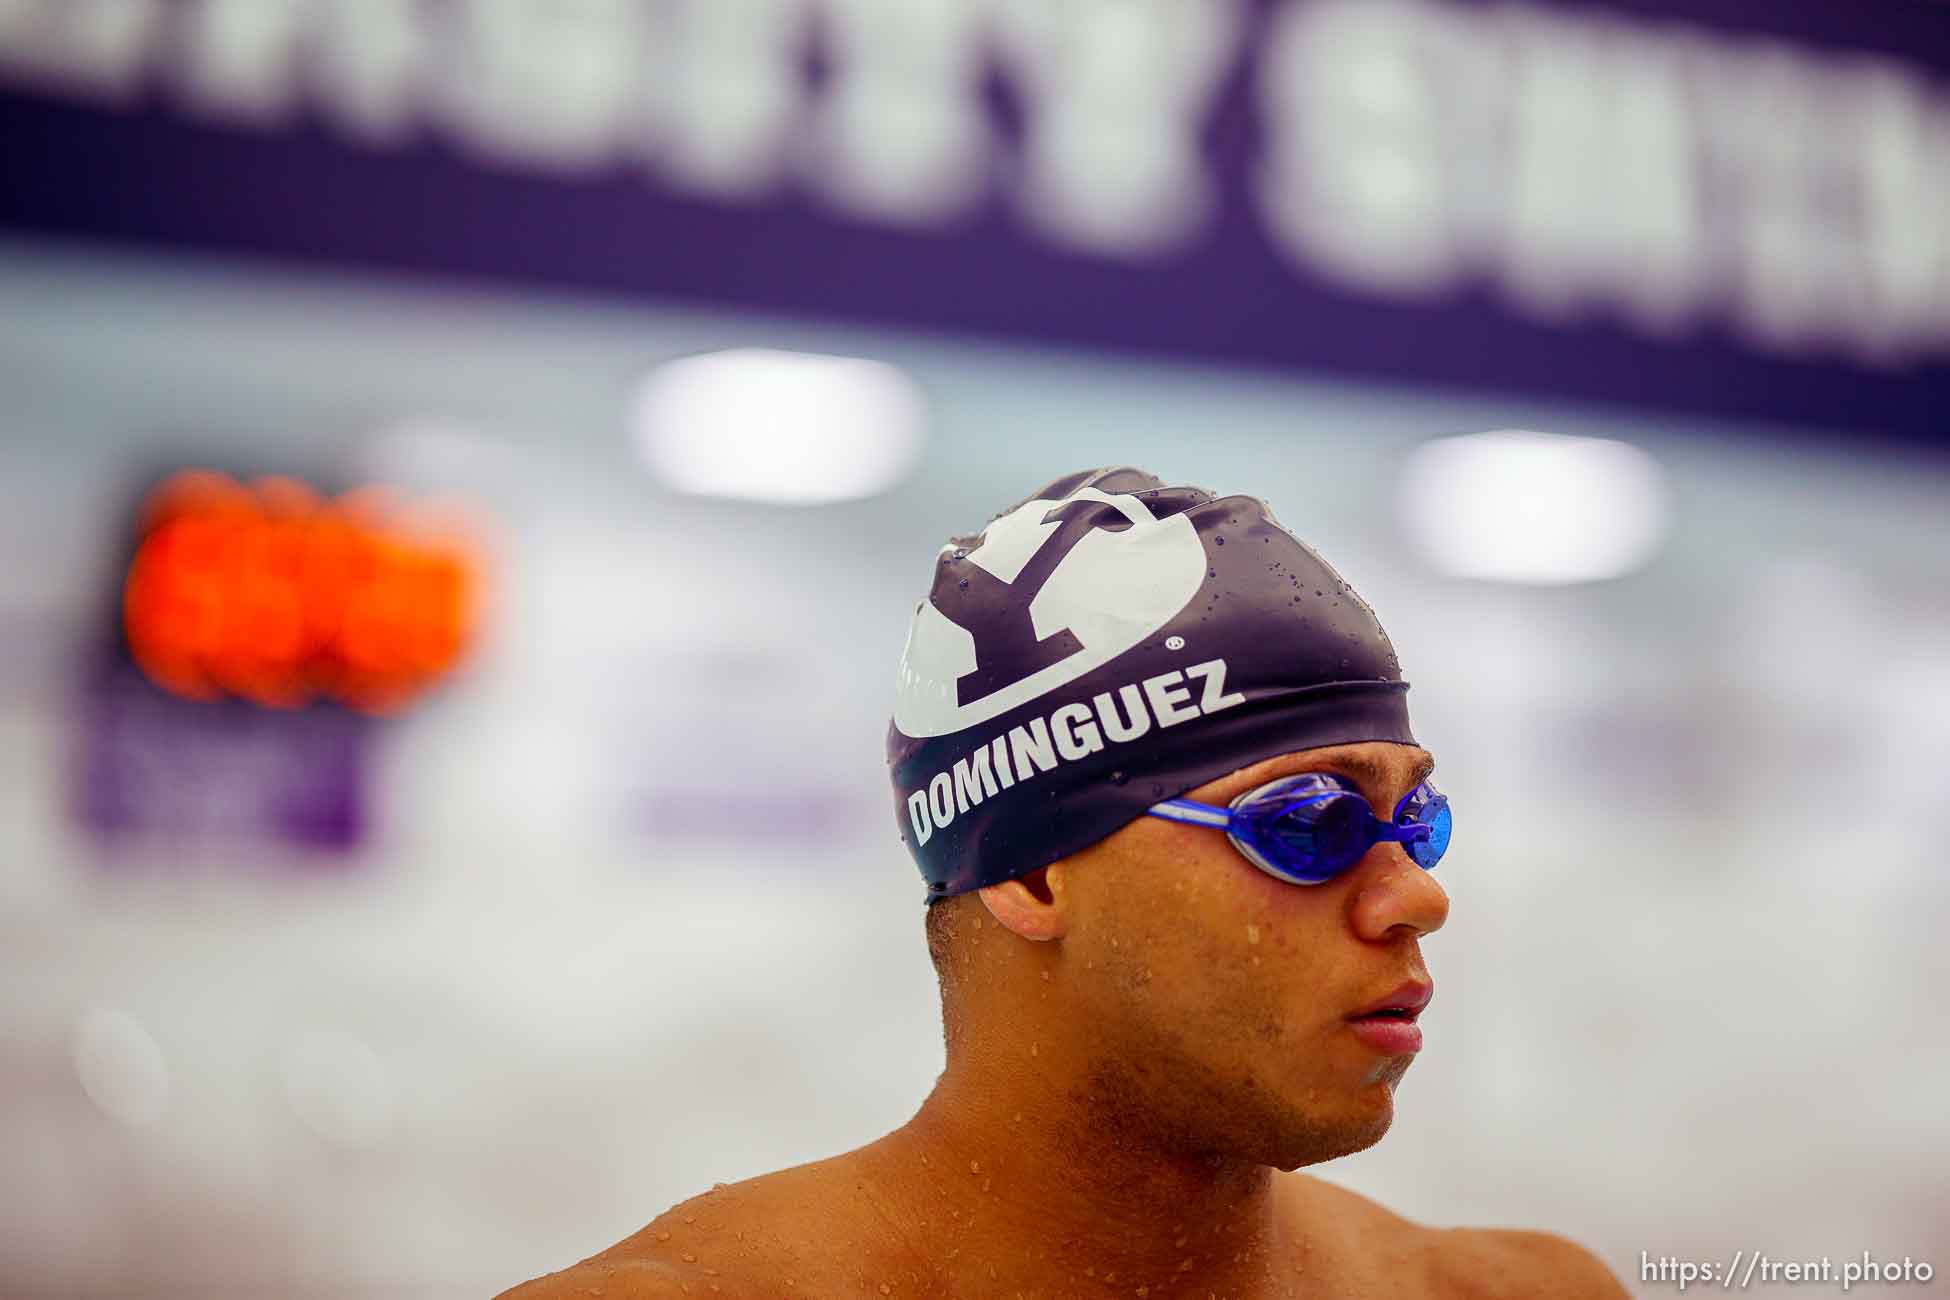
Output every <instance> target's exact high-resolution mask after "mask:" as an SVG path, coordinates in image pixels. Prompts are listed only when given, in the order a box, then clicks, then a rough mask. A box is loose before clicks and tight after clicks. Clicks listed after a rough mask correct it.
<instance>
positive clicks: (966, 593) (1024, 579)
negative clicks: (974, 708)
mask: <svg viewBox="0 0 1950 1300" xmlns="http://www.w3.org/2000/svg"><path fill="white" fill-rule="evenodd" d="M1146 517H1147V518H1149V516H1148V515H1147V516H1146ZM1043 522H1044V523H1046V524H1055V525H1057V528H1056V531H1055V532H1053V533H1051V534H1050V535H1049V536H1048V537H1046V538H1044V539H1043V544H1042V545H1041V546H1039V547H1037V548H1036V552H1035V554H1033V555H1031V556H1030V557H1029V563H1027V564H1025V565H1023V566H1022V569H1021V571H1020V572H1018V573H1017V574H1016V576H1015V579H1014V580H1013V581H1010V582H1004V581H1003V580H1002V579H1000V578H998V577H996V576H995V575H994V574H992V573H990V572H989V571H988V570H987V569H984V568H983V567H982V566H981V565H979V564H976V563H973V562H971V561H970V560H967V559H962V560H958V561H956V562H955V563H953V564H949V565H945V566H943V568H942V570H941V572H940V573H939V574H938V575H936V577H935V581H934V591H933V592H931V593H930V594H929V596H928V599H929V600H930V601H932V602H933V604H934V607H935V608H936V609H938V610H940V611H941V612H942V614H944V615H946V616H947V619H948V621H949V622H951V623H953V624H955V625H956V626H957V627H960V628H963V629H965V630H966V631H967V632H968V634H969V635H970V636H972V637H974V638H975V670H974V671H973V672H967V673H963V674H962V675H961V676H960V677H959V678H957V679H956V680H955V691H956V702H957V703H959V704H962V705H968V704H972V703H974V702H975V701H976V700H979V699H981V698H982V697H983V696H984V695H990V694H993V693H994V692H996V691H999V690H1001V689H1002V688H1003V687H1004V686H1008V685H1010V684H1011V683H1013V682H1019V681H1021V680H1022V679H1023V678H1025V677H1027V676H1029V674H1031V673H1033V672H1036V671H1037V670H1038V669H1042V668H1047V667H1049V666H1050V665H1051V664H1054V663H1059V662H1061V661H1062V660H1064V659H1068V658H1069V657H1070V656H1071V655H1073V654H1076V653H1077V652H1078V651H1079V650H1082V649H1083V642H1081V641H1079V640H1077V636H1076V633H1074V632H1072V631H1071V630H1070V629H1069V628H1067V627H1060V628H1058V629H1056V630H1055V631H1054V632H1051V633H1050V634H1049V635H1048V636H1043V637H1039V636H1037V635H1036V624H1035V620H1034V619H1032V618H1031V617H1030V616H1029V606H1030V604H1031V603H1032V602H1033V601H1035V599H1036V597H1037V596H1038V595H1040V594H1041V593H1042V590H1043V586H1044V584H1045V583H1047V582H1048V581H1049V580H1050V576H1051V575H1052V574H1054V573H1055V572H1056V566H1057V565H1059V564H1061V563H1062V562H1063V557H1064V556H1066V555H1068V554H1069V553H1070V552H1071V550H1072V549H1074V548H1075V546H1076V544H1077V543H1078V542H1080V541H1082V540H1083V539H1084V536H1085V535H1086V534H1087V533H1089V532H1090V530H1091V529H1093V528H1105V529H1109V530H1110V531H1111V532H1122V531H1124V530H1125V529H1126V528H1129V527H1130V526H1131V520H1130V519H1128V518H1126V517H1125V516H1124V515H1122V514H1120V513H1119V512H1118V511H1117V510H1115V509H1113V508H1111V507H1110V506H1108V505H1106V504H1104V503H1103V502H1100V501H1065V502H1064V503H1063V504H1062V505H1060V506H1058V507H1056V508H1055V509H1054V510H1052V511H1050V512H1049V513H1048V514H1046V515H1044V516H1043Z"/></svg>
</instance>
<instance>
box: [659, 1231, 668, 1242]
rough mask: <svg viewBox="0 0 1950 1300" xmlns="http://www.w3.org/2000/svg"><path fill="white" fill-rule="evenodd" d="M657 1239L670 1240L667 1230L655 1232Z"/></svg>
mask: <svg viewBox="0 0 1950 1300" xmlns="http://www.w3.org/2000/svg"><path fill="white" fill-rule="evenodd" d="M657 1240H658V1241H669V1240H670V1234H669V1233H668V1232H660V1233H658V1234H657Z"/></svg>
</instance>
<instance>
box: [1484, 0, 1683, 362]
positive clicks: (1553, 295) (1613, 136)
mask: <svg viewBox="0 0 1950 1300" xmlns="http://www.w3.org/2000/svg"><path fill="white" fill-rule="evenodd" d="M1512 41H1513V43H1514V45H1515V47H1516V49H1517V50H1518V51H1519V53H1518V58H1517V61H1516V78H1517V85H1516V88H1515V90H1514V96H1515V98H1514V101H1513V110H1514V111H1513V114H1512V117H1513V122H1512V131H1513V136H1514V141H1513V148H1514V153H1515V156H1514V158H1513V160H1512V163H1511V169H1512V172H1513V175H1512V177H1511V184H1510V186H1509V191H1508V193H1509V200H1508V202H1509V210H1508V213H1507V219H1506V220H1505V221H1503V222H1502V223H1501V230H1500V233H1501V235H1502V246H1501V248H1500V249H1497V250H1494V251H1495V253H1496V254H1498V255H1499V256H1497V258H1496V260H1497V261H1498V262H1499V263H1500V269H1501V280H1502V284H1503V287H1504V289H1505V291H1506V292H1507V293H1508V294H1509V295H1510V297H1511V298H1512V299H1514V300H1515V301H1516V302H1518V303H1519V304H1521V305H1522V306H1524V307H1526V308H1528V309H1529V311H1530V312H1531V313H1532V314H1534V315H1536V316H1539V317H1542V318H1545V319H1553V318H1561V317H1564V316H1568V315H1571V314H1572V313H1573V311H1574V310H1575V309H1577V308H1580V307H1583V306H1587V305H1589V304H1590V303H1592V302H1594V301H1604V300H1607V299H1609V300H1611V301H1615V302H1617V303H1619V304H1620V305H1621V306H1622V307H1624V308H1625V309H1626V311H1627V312H1628V314H1630V315H1631V317H1632V318H1633V319H1634V320H1635V321H1636V323H1637V324H1638V325H1639V327H1640V328H1641V329H1643V330H1645V331H1646V332H1648V333H1671V332H1674V331H1676V330H1677V329H1678V328H1680V327H1681V326H1683V325H1684V324H1686V323H1687V322H1688V319H1689V318H1690V317H1691V316H1692V315H1693V314H1694V313H1695V311H1696V310H1697V308H1698V306H1699V304H1700V302H1701V300H1702V299H1703V298H1704V296H1705V291H1706V288H1707V286H1706V284H1705V281H1704V271H1705V253H1706V249H1705V229H1704V224H1703V221H1702V213H1701V207H1700V204H1701V197H1700V194H1699V189H1698V176H1699V165H1698V162H1699V160H1698V158H1697V157H1696V152H1697V145H1696V141H1695V138H1694V133H1693V131H1692V129H1691V127H1690V126H1689V124H1688V121H1687V116H1686V114H1687V102H1686V98H1685V95H1684V88H1683V85H1682V83H1681V80H1680V64H1681V55H1680V47H1679V45H1678V43H1677V42H1675V41H1671V40H1660V39H1657V38H1653V37H1647V38H1644V39H1637V40H1634V39H1629V38H1628V37H1627V36H1626V35H1625V34H1623V33H1622V32H1621V31H1619V30H1616V29H1613V28H1612V27H1610V26H1609V25H1604V24H1599V23H1594V22H1591V21H1582V22H1580V21H1571V20H1566V19H1561V18H1556V17H1552V16H1549V15H1543V14H1539V15H1533V16H1531V17H1530V19H1529V20H1528V21H1525V22H1522V23H1519V24H1516V25H1515V26H1514V28H1513V31H1512Z"/></svg>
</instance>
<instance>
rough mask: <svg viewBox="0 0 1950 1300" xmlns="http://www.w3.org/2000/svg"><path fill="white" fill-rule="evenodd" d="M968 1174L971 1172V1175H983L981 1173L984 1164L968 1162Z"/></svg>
mask: <svg viewBox="0 0 1950 1300" xmlns="http://www.w3.org/2000/svg"><path fill="white" fill-rule="evenodd" d="M968 1172H969V1173H971V1174H979V1173H981V1172H982V1162H981V1161H979V1160H971V1161H969V1162H968Z"/></svg>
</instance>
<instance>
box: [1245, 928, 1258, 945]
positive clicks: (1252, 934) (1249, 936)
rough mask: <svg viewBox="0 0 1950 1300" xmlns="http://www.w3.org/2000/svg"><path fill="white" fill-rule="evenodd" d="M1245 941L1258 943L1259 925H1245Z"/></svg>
mask: <svg viewBox="0 0 1950 1300" xmlns="http://www.w3.org/2000/svg"><path fill="white" fill-rule="evenodd" d="M1246 942H1247V943H1258V942H1259V927H1258V926H1256V925H1249V926H1247V927H1246Z"/></svg>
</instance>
